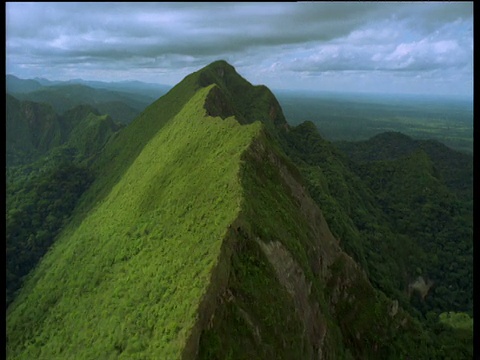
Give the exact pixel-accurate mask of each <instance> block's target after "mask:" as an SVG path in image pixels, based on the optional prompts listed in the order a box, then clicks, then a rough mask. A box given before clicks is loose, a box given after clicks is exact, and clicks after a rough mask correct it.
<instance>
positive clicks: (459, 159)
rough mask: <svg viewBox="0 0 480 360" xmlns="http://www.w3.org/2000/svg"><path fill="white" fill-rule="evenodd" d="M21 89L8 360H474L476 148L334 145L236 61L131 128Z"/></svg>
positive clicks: (393, 139) (181, 88)
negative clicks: (25, 95)
mask: <svg viewBox="0 0 480 360" xmlns="http://www.w3.org/2000/svg"><path fill="white" fill-rule="evenodd" d="M7 100H8V101H9V103H7V105H8V104H11V105H10V107H11V110H10V113H11V114H14V115H10V116H7V124H9V123H10V125H9V128H11V129H13V130H11V132H10V134H12V133H13V131H16V134H17V133H18V134H19V135H21V136H19V137H15V139H18V140H15V141H16V142H15V141H13V140H7V149H9V148H10V149H11V150H10V153H11V154H13V155H15V156H16V157H15V156H13V155H12V159H18V158H20V157H23V158H22V159H23V160H22V161H24V162H23V163H22V164H23V165H21V166H20V165H17V166H14V167H12V166H10V167H8V168H7V259H8V260H7V306H8V308H7V358H8V359H31V358H45V359H46V358H58V357H61V358H76V359H91V358H114V359H117V358H118V359H157V358H160V359H163V358H165V359H178V358H182V359H227V358H229V359H247V358H248V359H251V358H257V359H277V358H285V359H406V358H414V359H446V358H455V359H471V358H472V356H473V325H472V320H471V316H472V313H473V294H472V293H473V284H472V278H473V254H472V253H473V250H472V248H473V244H472V242H473V234H472V228H473V215H472V187H473V179H472V177H471V174H472V172H473V171H472V169H473V166H471V167H470V164H471V158H468V157H465V156H464V155H463V154H460V153H456V152H454V151H452V150H450V149H449V148H447V147H445V146H443V145H441V144H437V143H435V142H428V141H427V142H418V141H414V140H412V139H410V138H409V137H406V136H404V135H401V134H385V135H380V136H377V137H375V138H373V139H371V140H369V141H368V142H364V143H363V142H362V143H346V142H345V143H341V144H334V143H331V142H329V141H327V140H325V139H324V138H323V137H322V136H321V135H320V133H319V131H318V129H317V128H316V126H315V125H314V124H313V123H312V122H305V123H302V124H300V125H297V126H291V125H289V124H288V122H287V119H286V118H285V116H284V114H283V110H282V108H281V107H280V104H279V103H278V101H277V99H276V98H275V96H274V95H273V93H272V92H271V91H270V90H269V89H268V88H266V87H265V86H254V85H252V84H250V83H249V82H248V81H247V80H245V79H244V78H242V77H241V76H240V75H239V74H238V73H237V72H236V70H235V69H234V68H233V67H232V66H231V65H229V64H228V63H226V62H224V61H217V62H214V63H212V64H210V65H208V66H207V67H205V68H203V69H201V70H199V71H197V72H195V73H192V74H190V75H188V76H187V77H186V78H184V79H183V80H182V81H181V82H180V83H179V84H177V85H176V86H175V87H173V88H172V89H171V90H170V91H169V92H168V93H167V94H165V95H164V96H162V97H161V98H159V99H158V100H157V101H155V102H154V103H152V104H151V105H149V106H148V107H146V109H145V110H144V111H143V112H142V113H141V114H140V115H139V116H138V117H136V118H135V120H134V121H132V122H131V123H130V124H129V125H127V126H125V127H122V128H120V127H118V126H117V125H115V123H114V122H113V121H112V119H110V118H109V117H108V116H105V115H100V113H98V112H96V110H94V109H92V108H90V107H88V106H85V105H83V106H81V107H77V108H75V109H72V110H71V111H69V112H66V113H64V114H62V115H57V114H56V113H55V111H53V110H52V108H51V107H48V106H46V105H38V104H34V103H29V102H21V101H18V100H17V99H14V98H13V97H11V98H7ZM25 109H33V110H30V111H29V112H28V111H26V110H25ZM43 114H47V115H48V116H43ZM7 115H8V112H7ZM27 115H28V116H27ZM40 115H42V116H40ZM9 119H10V120H9ZM29 119H33V120H29ZM44 119H48V121H45V120H44ZM32 124H39V125H35V126H37V127H36V128H40V129H44V130H42V132H41V133H42V134H43V133H45V134H49V135H48V136H46V135H45V139H48V141H47V140H43V141H42V142H40V143H37V142H35V141H33V140H32V133H33V130H31V129H32ZM36 128H35V129H36ZM10 136H11V135H10ZM8 137H9V132H8V131H7V139H8ZM51 139H56V140H55V141H56V142H53V140H51ZM9 144H10V145H9ZM12 144H14V145H15V146H13V145H12ZM39 144H41V145H39ZM44 144H45V145H44ZM19 149H26V150H25V151H28V152H29V154H30V153H31V154H33V155H31V157H30V158H28V159H27V158H26V157H25V155H24V154H23V153H22V154H21V155H18V153H17V151H18V150H19ZM7 154H8V152H7ZM31 159H35V160H36V162H32V160H31ZM20 286H21V288H20ZM17 289H18V291H17Z"/></svg>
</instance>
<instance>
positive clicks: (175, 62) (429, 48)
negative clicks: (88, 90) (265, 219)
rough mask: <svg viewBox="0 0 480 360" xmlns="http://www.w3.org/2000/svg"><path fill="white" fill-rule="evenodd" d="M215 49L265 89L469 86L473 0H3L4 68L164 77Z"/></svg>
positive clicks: (424, 90) (111, 77)
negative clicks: (165, 0) (144, 0)
mask: <svg viewBox="0 0 480 360" xmlns="http://www.w3.org/2000/svg"><path fill="white" fill-rule="evenodd" d="M219 59H223V60H226V61H228V62H229V63H230V64H232V65H233V66H234V67H235V68H236V69H237V71H238V72H239V73H240V74H241V75H242V76H243V77H245V78H246V79H248V80H249V81H250V82H252V83H253V84H264V85H266V86H268V87H269V88H272V89H298V90H313V91H335V92H344V91H349V92H377V93H399V94H408V93H411V94H437V95H448V94H451V95H453V94H455V95H465V96H470V97H471V96H472V94H473V3H471V2H418V3H417V2H393V3H392V2H350V3H349V2H297V3H211V2H209V3H202V2H196V3H141V2H139V3H137V2H134V3H132V2H130V3H75V2H73V3H20V2H18V3H14V2H8V3H6V72H7V73H11V74H14V75H15V76H18V77H20V78H22V77H23V78H34V77H45V78H48V79H54V80H69V79H75V78H82V79H86V80H91V81H105V82H108V81H119V80H138V81H142V82H150V83H159V84H166V85H174V84H176V83H178V82H180V81H181V80H182V79H183V78H184V77H185V76H186V75H188V74H190V73H191V72H193V71H196V70H198V69H200V68H202V67H204V66H206V65H208V64H209V63H211V62H213V61H215V60H219Z"/></svg>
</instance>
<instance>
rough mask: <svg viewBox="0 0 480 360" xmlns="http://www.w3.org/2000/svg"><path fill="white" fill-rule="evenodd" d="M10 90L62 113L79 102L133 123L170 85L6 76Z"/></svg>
mask: <svg viewBox="0 0 480 360" xmlns="http://www.w3.org/2000/svg"><path fill="white" fill-rule="evenodd" d="M6 89H7V93H9V94H11V95H13V96H15V97H16V98H17V99H19V100H29V101H35V102H40V103H47V104H50V105H51V106H53V108H54V109H55V111H56V112H58V113H59V114H62V113H64V112H65V111H67V110H70V109H72V108H73V107H75V106H78V105H84V104H87V105H91V106H93V107H95V108H96V109H97V110H98V111H99V112H100V113H102V114H108V115H110V116H111V117H112V118H113V119H114V120H115V121H118V122H120V123H124V124H126V123H129V122H130V121H132V120H133V119H134V118H135V117H136V116H137V115H138V114H139V113H140V112H141V111H143V110H144V109H145V108H146V107H147V106H148V105H149V104H151V103H152V102H153V101H155V100H156V99H157V98H159V97H160V96H161V95H163V94H165V93H166V92H167V91H168V90H169V89H170V87H169V86H167V85H157V84H148V83H142V82H139V81H125V82H111V83H107V82H100V81H85V80H81V79H77V80H69V81H50V80H46V79H40V78H37V79H28V80H25V79H19V78H18V77H15V76H13V75H7V76H6Z"/></svg>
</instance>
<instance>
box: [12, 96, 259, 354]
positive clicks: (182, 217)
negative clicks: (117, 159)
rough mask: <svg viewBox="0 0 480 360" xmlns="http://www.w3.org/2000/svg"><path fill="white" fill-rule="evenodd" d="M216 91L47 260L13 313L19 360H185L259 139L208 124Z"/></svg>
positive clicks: (153, 144)
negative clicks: (244, 169)
mask: <svg viewBox="0 0 480 360" xmlns="http://www.w3.org/2000/svg"><path fill="white" fill-rule="evenodd" d="M209 90H210V87H208V88H205V89H202V90H200V91H198V93H196V94H195V96H194V97H193V98H192V99H191V101H189V102H188V103H187V104H186V106H184V107H183V109H182V110H181V111H180V112H179V113H178V115H177V116H176V117H175V118H174V119H173V120H172V121H171V122H169V123H168V124H167V125H165V126H164V128H163V129H162V130H161V131H160V132H159V133H158V134H157V135H155V136H154V137H152V139H151V140H150V141H149V142H148V144H147V145H146V146H145V147H144V149H143V150H141V152H140V154H139V155H138V157H137V158H136V159H135V160H134V161H133V162H132V164H131V166H130V167H129V168H128V169H127V170H126V171H125V172H124V174H123V176H122V178H121V180H120V181H119V182H118V183H116V184H115V186H114V187H113V188H112V191H111V192H110V193H109V194H108V195H107V196H106V197H104V198H103V200H102V201H101V203H98V204H97V206H96V207H95V208H94V209H93V211H91V212H90V213H89V214H88V215H87V216H86V217H85V218H84V219H83V222H82V223H81V224H80V226H78V227H76V228H75V227H74V226H73V225H72V226H71V227H70V228H67V229H66V230H65V232H64V233H63V236H62V237H61V238H60V239H59V240H58V242H57V243H56V245H55V246H54V248H53V249H52V250H51V251H50V253H49V254H48V255H47V256H46V257H45V258H44V260H43V261H42V263H41V264H40V266H39V267H38V268H37V270H36V271H35V272H34V274H33V276H32V277H31V278H30V279H29V281H28V282H27V284H26V286H25V289H24V291H23V292H22V293H21V294H20V295H19V298H18V301H16V302H14V303H13V304H12V306H11V307H10V309H9V313H8V321H7V333H8V343H7V351H8V354H9V358H11V359H17V358H18V359H31V358H55V357H57V358H58V356H60V357H62V358H72V357H75V358H76V359H91V358H99V357H101V358H117V357H118V358H125V359H140V358H168V359H170V358H176V357H178V356H179V354H180V352H181V350H182V347H183V346H184V342H185V340H186V336H187V335H188V332H189V329H190V328H191V327H192V326H193V324H194V321H195V315H196V310H197V306H198V302H199V300H200V298H201V296H202V294H203V293H204V291H205V288H206V285H207V284H208V279H209V274H210V271H211V269H212V267H213V266H214V265H215V263H216V261H217V256H218V253H219V249H220V245H221V243H222V239H223V237H224V235H225V232H226V228H227V226H228V224H230V223H231V222H232V221H233V220H234V219H235V218H236V216H237V214H238V211H239V209H240V201H241V194H242V192H241V187H240V183H239V179H238V176H237V175H238V171H239V164H240V155H241V154H242V152H243V150H244V149H245V148H246V147H247V146H248V144H249V143H250V141H251V139H252V138H253V137H254V136H255V134H256V133H257V132H258V129H259V125H258V124H255V125H249V126H246V127H241V126H240V125H239V124H238V123H237V122H236V121H235V120H234V119H232V118H227V119H225V120H222V119H220V118H211V117H206V116H205V110H204V109H203V103H204V99H205V97H206V95H207V93H208V91H209ZM225 139H228V141H225ZM191 154H195V156H190V155H191ZM198 159H202V163H199V162H198ZM234 159H237V160H236V161H235V160H234ZM232 160H233V161H232ZM139 174H142V176H139ZM199 189H201V190H202V191H199ZM112 309H115V311H114V312H113V311H112Z"/></svg>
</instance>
